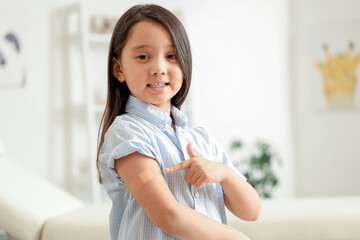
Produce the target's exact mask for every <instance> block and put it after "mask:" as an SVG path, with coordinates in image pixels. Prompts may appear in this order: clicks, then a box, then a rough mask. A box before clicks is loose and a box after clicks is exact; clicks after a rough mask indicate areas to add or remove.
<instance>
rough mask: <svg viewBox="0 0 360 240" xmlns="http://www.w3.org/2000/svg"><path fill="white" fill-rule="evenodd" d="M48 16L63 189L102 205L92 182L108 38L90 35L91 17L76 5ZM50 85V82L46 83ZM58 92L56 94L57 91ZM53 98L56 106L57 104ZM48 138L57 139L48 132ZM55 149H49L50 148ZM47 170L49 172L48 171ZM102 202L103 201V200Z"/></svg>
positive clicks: (93, 180)
mask: <svg viewBox="0 0 360 240" xmlns="http://www.w3.org/2000/svg"><path fill="white" fill-rule="evenodd" d="M52 16H53V18H52V20H53V21H52V28H53V29H52V41H53V43H54V55H56V56H55V57H52V59H53V61H52V64H51V66H52V69H51V72H52V73H57V76H55V78H56V79H57V80H58V81H61V84H58V85H59V86H60V85H61V87H60V88H61V91H60V90H58V89H57V88H56V84H55V83H53V84H52V87H51V89H52V90H51V92H52V93H54V95H59V96H57V97H56V96H55V97H54V96H50V97H51V98H52V99H53V100H52V101H51V102H52V104H50V105H52V106H54V108H55V110H53V111H52V112H53V113H56V114H53V115H52V116H53V120H54V121H56V117H59V118H61V119H62V121H61V122H62V124H60V125H62V127H61V128H62V129H63V130H64V132H63V136H62V139H63V140H62V142H63V144H62V145H63V153H62V156H63V158H62V161H63V175H62V177H60V178H63V179H64V182H63V186H64V188H65V189H66V190H68V191H69V192H70V193H72V194H74V195H76V196H78V197H80V198H82V199H83V200H85V201H87V202H94V203H98V202H101V201H103V199H104V198H102V195H103V194H104V191H103V190H102V187H101V186H100V184H99V183H98V180H97V176H98V174H97V169H96V152H97V134H98V128H99V124H100V120H101V116H102V114H103V111H104V109H105V97H106V86H107V69H106V64H107V54H108V49H109V44H110V38H111V35H110V34H96V33H91V32H90V17H91V16H90V15H89V12H88V11H86V9H85V7H84V6H83V5H81V4H75V5H71V6H67V7H63V8H57V9H55V10H54V12H53V15H52ZM51 80H52V81H54V80H53V79H51ZM59 92H61V93H59ZM56 98H58V99H60V101H59V102H60V103H58V104H56ZM50 136H51V138H50V140H51V139H52V138H54V137H56V136H55V134H50ZM55 148H56V147H55V146H54V144H53V146H52V147H51V149H52V150H54V149H55ZM50 172H54V170H51V171H50ZM105 199H106V198H105Z"/></svg>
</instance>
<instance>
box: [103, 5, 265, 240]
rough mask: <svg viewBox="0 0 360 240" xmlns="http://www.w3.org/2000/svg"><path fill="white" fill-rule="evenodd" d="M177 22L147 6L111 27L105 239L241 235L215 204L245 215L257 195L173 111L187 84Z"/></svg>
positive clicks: (251, 214)
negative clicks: (107, 231) (107, 225)
mask: <svg viewBox="0 0 360 240" xmlns="http://www.w3.org/2000/svg"><path fill="white" fill-rule="evenodd" d="M191 64H192V62H191V52H190V44H189V41H188V38H187V35H186V32H185V30H184V28H183V26H182V24H181V23H180V21H179V20H178V19H177V18H176V17H175V15H173V14H172V13H171V12H169V11H168V10H166V9H164V8H162V7H160V6H156V5H139V6H134V7H132V8H130V9H129V10H128V11H127V12H125V14H124V15H123V16H122V17H121V18H120V20H119V21H118V23H117V25H116V26H115V29H114V32H113V36H112V39H111V44H110V51H109V59H108V97H107V104H106V110H105V113H104V116H103V125H102V126H103V128H102V132H101V138H100V144H99V149H98V158H97V164H98V169H99V175H100V182H102V183H103V185H104V187H105V189H106V190H107V193H108V195H109V197H110V198H111V200H112V202H113V205H112V209H111V213H110V232H111V238H112V239H113V240H114V239H126V240H129V239H136V240H138V239H156V240H158V239H176V238H181V239H201V240H203V239H248V238H247V237H246V236H245V235H243V234H242V233H240V232H238V231H237V230H235V229H233V228H231V227H229V226H227V225H225V224H226V216H225V209H224V205H225V206H226V207H227V208H228V209H229V210H230V211H231V212H232V213H233V214H235V215H236V216H238V217H239V218H242V219H244V220H255V219H256V218H257V217H258V215H259V212H260V199H259V196H258V194H257V193H256V191H255V190H254V189H253V188H252V187H251V186H250V185H249V184H248V183H247V182H246V179H245V178H244V177H243V176H242V175H241V174H239V173H237V172H236V170H235V169H234V168H233V166H232V164H231V162H230V161H229V160H228V159H227V157H226V155H225V153H224V151H223V150H222V149H221V148H220V147H219V146H218V145H217V144H216V143H215V141H214V140H213V139H212V138H211V137H210V135H209V134H208V133H207V131H206V130H205V129H203V128H199V127H191V126H188V125H187V118H186V116H185V115H184V114H183V113H181V112H180V111H179V109H180V107H181V105H182V103H183V102H184V100H185V98H186V96H187V93H188V91H189V87H190V82H191V67H192V66H191Z"/></svg>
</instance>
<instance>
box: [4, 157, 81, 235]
mask: <svg viewBox="0 0 360 240" xmlns="http://www.w3.org/2000/svg"><path fill="white" fill-rule="evenodd" d="M83 205H84V204H83V203H82V202H81V201H79V200H78V199H76V198H74V197H73V196H71V195H70V194H68V193H67V192H65V191H64V190H62V189H61V188H59V187H57V186H56V185H55V184H52V183H50V182H49V181H47V180H46V179H44V178H41V177H40V176H38V175H37V174H35V173H33V172H31V171H30V170H29V169H27V168H25V167H24V166H22V165H21V164H18V163H16V162H14V161H13V160H12V159H9V158H7V157H5V156H2V157H0V213H1V214H0V229H3V230H5V231H6V232H8V233H9V234H10V235H12V236H13V237H15V238H17V239H22V240H38V239H39V238H40V235H41V231H42V227H43V224H44V222H45V220H47V219H48V218H50V217H54V216H58V215H61V214H65V213H68V212H71V211H73V210H75V209H79V208H81V207H83Z"/></svg>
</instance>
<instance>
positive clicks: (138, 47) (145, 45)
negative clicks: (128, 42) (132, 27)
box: [131, 44, 175, 51]
mask: <svg viewBox="0 0 360 240" xmlns="http://www.w3.org/2000/svg"><path fill="white" fill-rule="evenodd" d="M166 47H168V48H175V46H174V45H168V46H166ZM142 48H150V45H148V44H142V45H138V46H135V47H132V48H131V50H132V51H136V50H139V49H142Z"/></svg>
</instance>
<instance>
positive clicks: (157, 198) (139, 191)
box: [115, 152, 177, 228]
mask: <svg viewBox="0 0 360 240" xmlns="http://www.w3.org/2000/svg"><path fill="white" fill-rule="evenodd" d="M115 169H116V171H117V173H118V174H119V176H120V177H121V179H122V180H123V181H124V183H125V185H126V186H127V188H128V189H129V191H130V193H131V194H132V196H133V197H134V198H135V199H136V201H137V202H138V203H139V205H140V206H141V207H142V208H143V209H144V211H145V212H146V214H147V215H148V216H149V217H150V219H151V220H152V221H153V222H154V223H155V224H156V225H158V226H159V227H160V228H161V226H160V225H162V223H163V221H164V220H165V219H166V217H165V218H164V214H165V215H166V214H169V213H171V212H172V210H175V209H173V208H174V206H175V204H176V203H177V201H176V200H175V198H174V196H173V194H172V193H171V191H170V189H169V187H168V185H167V184H166V181H165V179H164V177H163V175H162V173H161V170H160V167H159V165H158V163H157V161H156V160H155V159H153V158H150V157H147V156H145V155H142V154H140V153H138V152H135V153H132V154H130V155H128V156H125V157H122V158H119V159H117V160H116V161H115ZM144 171H148V172H149V171H151V174H152V178H151V179H150V180H148V181H146V182H145V183H144V184H142V185H141V186H140V185H136V184H135V185H134V184H133V183H134V179H136V178H137V176H139V174H141V173H143V172H144Z"/></svg>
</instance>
